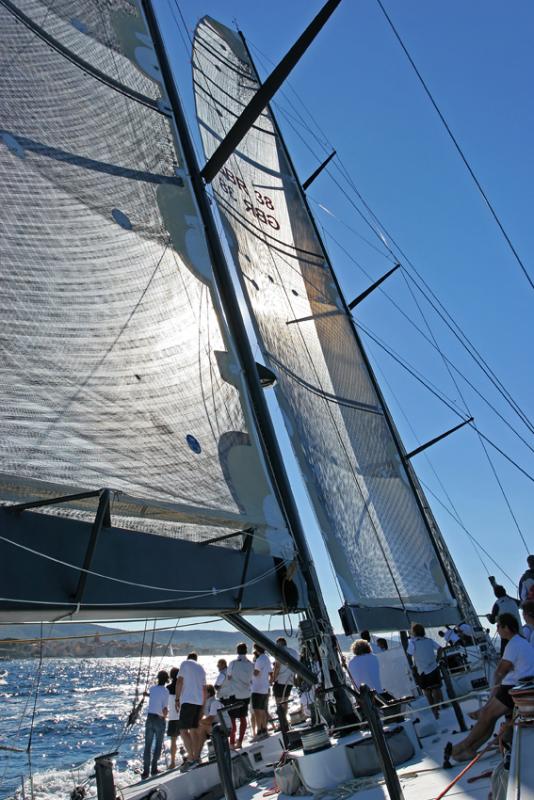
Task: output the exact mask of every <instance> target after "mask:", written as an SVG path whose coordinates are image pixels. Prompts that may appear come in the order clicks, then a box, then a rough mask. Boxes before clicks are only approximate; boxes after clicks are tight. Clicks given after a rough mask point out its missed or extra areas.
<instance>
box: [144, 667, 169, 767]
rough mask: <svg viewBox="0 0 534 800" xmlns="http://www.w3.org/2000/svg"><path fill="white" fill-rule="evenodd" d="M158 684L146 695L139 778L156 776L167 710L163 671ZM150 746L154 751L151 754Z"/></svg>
mask: <svg viewBox="0 0 534 800" xmlns="http://www.w3.org/2000/svg"><path fill="white" fill-rule="evenodd" d="M157 680H158V682H157V684H156V685H155V686H151V687H150V691H149V693H148V708H147V716H146V724H145V749H144V752H143V772H142V774H141V778H142V779H143V780H145V778H148V776H149V771H150V774H152V775H157V772H158V760H159V757H160V755H161V748H162V746H163V737H164V735H165V717H166V716H167V713H168V708H169V692H168V691H167V687H166V686H165V684H166V683H167V681H168V680H169V674H168V673H167V672H165V670H161V672H158V679H157ZM152 745H154V751H153V752H152Z"/></svg>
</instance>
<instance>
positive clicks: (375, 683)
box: [348, 639, 382, 694]
mask: <svg viewBox="0 0 534 800" xmlns="http://www.w3.org/2000/svg"><path fill="white" fill-rule="evenodd" d="M351 650H352V652H353V653H354V655H353V657H352V658H351V660H350V661H349V664H348V667H349V673H350V677H351V678H352V680H353V681H354V685H355V686H356V688H357V689H359V688H360V686H361V685H362V683H365V685H366V686H368V687H369V689H374V690H375V692H377V693H378V694H381V693H382V682H381V680H380V662H379V660H378V658H377V656H375V654H374V653H372V652H371V645H370V644H369V642H367V641H366V640H365V639H356V641H355V642H353V643H352V646H351Z"/></svg>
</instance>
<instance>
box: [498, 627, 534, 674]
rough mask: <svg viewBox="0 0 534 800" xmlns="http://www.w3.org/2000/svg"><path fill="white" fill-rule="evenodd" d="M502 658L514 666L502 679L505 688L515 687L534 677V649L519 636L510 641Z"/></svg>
mask: <svg viewBox="0 0 534 800" xmlns="http://www.w3.org/2000/svg"><path fill="white" fill-rule="evenodd" d="M502 657H503V659H504V660H505V661H511V662H512V664H513V665H514V668H513V669H512V670H511V671H510V672H508V673H507V674H506V675H505V676H504V678H503V679H502V683H503V686H514V685H515V684H516V683H519V681H520V680H521V678H528V677H530V676H531V675H534V647H532V646H531V645H530V644H529V642H527V640H526V639H523V637H522V636H519V634H517V633H516V635H515V636H512V638H511V639H510V640H509V641H508V644H507V645H506V647H505V648H504V653H503V655H502Z"/></svg>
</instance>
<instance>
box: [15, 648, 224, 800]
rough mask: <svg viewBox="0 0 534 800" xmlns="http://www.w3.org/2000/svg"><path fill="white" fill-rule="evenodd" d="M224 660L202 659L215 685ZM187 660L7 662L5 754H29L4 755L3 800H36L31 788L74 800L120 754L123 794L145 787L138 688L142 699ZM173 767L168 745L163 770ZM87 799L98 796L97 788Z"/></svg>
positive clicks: (44, 797) (42, 796)
mask: <svg viewBox="0 0 534 800" xmlns="http://www.w3.org/2000/svg"><path fill="white" fill-rule="evenodd" d="M219 657H220V656H199V659H198V660H199V662H200V663H201V664H202V666H203V667H204V669H205V670H206V674H207V679H208V683H213V681H214V679H215V677H216V675H217V666H216V665H217V660H218V658H219ZM224 657H226V658H227V660H229V659H231V658H235V656H224ZM184 658H185V656H174V657H170V656H167V657H165V658H163V659H162V658H161V657H159V656H158V658H152V659H149V658H142V659H135V658H88V659H81V658H47V659H43V662H42V666H41V669H40V670H39V664H38V661H37V660H36V659H21V660H16V661H0V748H1V747H6V746H7V747H13V748H20V749H21V750H22V751H23V752H12V751H9V750H3V749H0V800H5V799H6V798H16V800H22V798H23V797H25V798H26V800H29V798H32V784H33V797H34V798H35V800H52V798H53V800H68V798H69V797H70V793H71V791H72V790H73V789H74V787H75V786H77V785H81V784H83V783H84V782H85V781H86V780H88V779H89V778H90V776H91V775H92V773H93V772H94V757H95V756H97V755H99V754H103V753H110V752H113V751H114V750H117V749H118V750H119V754H118V756H117V757H116V761H115V782H116V785H117V787H118V788H120V787H121V786H126V785H128V784H130V783H133V782H134V781H137V780H139V774H138V773H136V770H138V769H139V768H140V767H141V759H142V750H143V743H144V723H145V717H146V706H147V703H148V700H146V701H145V704H144V706H143V708H142V710H141V713H140V715H139V719H138V721H137V722H136V723H135V725H133V727H132V728H130V729H129V730H126V722H127V719H128V715H129V713H130V711H131V710H132V707H133V704H134V700H135V697H136V688H137V689H138V691H139V692H143V691H144V689H145V686H146V685H147V684H148V686H149V687H150V686H151V685H152V684H153V683H155V676H156V674H157V673H158V671H159V670H160V669H165V670H167V672H168V671H169V670H170V668H171V667H173V666H179V665H180V662H181V661H182V660H183V659H184ZM30 737H31V739H30ZM29 744H31V746H30V750H29V752H26V751H27V748H28V745H29ZM166 759H168V739H167V737H166V741H165V745H164V751H163V754H162V757H161V760H160V768H161V769H163V768H164V762H165V760H166ZM23 780H24V791H23V789H22V783H23ZM86 796H87V797H88V798H89V797H95V796H96V791H95V784H94V781H93V780H89V782H88V784H87V795H86Z"/></svg>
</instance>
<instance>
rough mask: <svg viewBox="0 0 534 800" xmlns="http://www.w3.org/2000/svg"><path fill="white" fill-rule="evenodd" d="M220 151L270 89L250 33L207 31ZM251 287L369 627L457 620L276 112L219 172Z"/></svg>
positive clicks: (317, 498)
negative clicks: (248, 43)
mask: <svg viewBox="0 0 534 800" xmlns="http://www.w3.org/2000/svg"><path fill="white" fill-rule="evenodd" d="M193 68H194V82H195V92H196V102H197V113H198V119H199V124H200V128H201V135H202V140H203V143H204V149H205V152H206V156H207V157H208V158H209V157H210V156H211V154H212V153H213V152H214V150H215V149H216V148H217V146H218V144H219V143H220V141H221V140H222V139H223V138H224V136H225V134H226V132H227V131H228V130H229V128H230V127H231V126H232V124H233V123H234V121H235V119H236V118H237V117H238V116H239V115H240V113H241V111H242V110H243V108H244V107H245V106H246V105H247V103H248V102H249V100H250V98H251V96H252V95H253V94H254V93H255V92H256V91H257V89H258V86H259V84H258V81H257V78H256V74H255V71H254V69H253V66H252V64H251V62H250V59H249V56H248V53H247V51H246V48H245V47H244V45H243V42H242V40H241V39H240V37H239V36H238V35H237V34H236V33H234V32H233V31H231V30H229V29H228V28H226V27H224V26H223V25H221V24H219V23H217V22H215V21H214V20H212V19H210V18H205V19H204V20H203V21H202V22H201V23H200V24H199V26H198V28H197V31H196V36H195V43H194V59H193ZM213 186H214V192H215V196H216V198H217V202H218V205H219V209H220V211H221V215H222V218H223V221H224V225H225V230H226V233H227V237H228V240H229V243H230V247H231V250H232V253H233V256H234V258H235V261H236V263H237V264H239V267H240V271H241V281H242V285H243V289H244V292H245V296H246V298H247V300H248V303H249V307H250V309H251V316H252V319H253V321H254V324H255V326H256V334H257V337H258V341H259V342H260V346H261V348H262V353H263V356H264V358H265V360H266V363H267V364H268V366H269V367H270V368H271V369H272V370H273V371H274V372H275V373H276V374H277V376H278V382H277V385H276V392H277V398H278V401H279V404H280V406H281V408H282V411H283V414H284V417H285V421H286V426H287V429H288V433H289V436H290V439H291V442H292V445H293V448H294V451H295V454H296V456H297V460H298V462H299V465H300V468H301V470H302V473H303V475H304V479H305V482H306V486H307V489H308V491H309V495H310V497H311V500H312V504H313V507H314V509H315V513H316V515H317V518H318V521H319V525H320V528H321V531H322V534H323V537H324V539H325V542H326V545H327V548H328V550H329V552H330V555H331V558H332V561H333V564H334V568H335V570H336V574H337V578H338V580H339V583H340V586H341V589H342V591H343V594H344V597H345V600H346V602H347V604H348V605H349V606H350V607H351V608H353V609H355V613H356V619H357V622H358V624H359V625H360V627H371V626H372V627H373V628H374V629H380V628H386V627H389V628H391V627H404V626H405V625H406V624H407V623H408V621H409V620H410V619H421V620H424V621H427V622H431V621H441V622H444V621H453V620H454V619H455V618H457V613H458V612H457V609H456V604H455V601H454V599H453V597H452V594H451V592H450V588H449V584H448V581H447V579H446V577H445V574H444V570H443V568H442V565H441V563H440V559H439V557H438V553H437V550H436V547H435V545H434V542H433V540H432V538H431V535H430V531H429V527H428V523H427V520H426V518H425V516H424V513H423V511H422V508H421V503H420V501H419V499H418V497H417V496H416V493H415V492H414V488H413V485H412V483H411V481H410V479H409V476H408V473H407V470H406V467H405V465H404V463H403V460H402V457H401V453H400V452H399V449H398V447H397V445H396V442H395V438H394V435H393V433H392V430H391V426H390V424H389V420H388V418H387V415H386V413H385V408H384V405H383V401H382V398H381V397H380V396H379V393H378V391H377V388H376V385H375V383H374V380H373V379H372V376H371V373H370V369H369V366H368V363H367V361H366V358H365V356H364V354H363V352H362V350H361V347H360V345H359V340H358V338H357V335H355V332H354V330H353V326H352V321H351V319H350V317H349V315H348V312H347V308H346V305H345V303H344V301H343V299H342V297H341V295H340V293H339V289H338V286H337V283H336V281H335V278H334V276H333V273H332V271H331V268H330V265H329V263H328V260H327V258H326V256H325V253H324V251H323V249H322V245H321V243H320V241H319V239H318V236H317V234H316V231H315V228H314V226H313V223H312V222H311V220H310V218H309V214H308V211H307V208H306V206H305V204H304V202H303V200H302V196H301V193H300V189H299V187H298V183H297V180H296V176H295V174H294V172H293V169H292V166H291V163H290V161H289V158H288V156H287V154H286V152H285V148H284V145H283V142H282V141H281V139H280V137H279V135H278V132H277V129H276V126H275V123H274V121H273V119H272V117H271V113H270V111H269V110H268V109H266V110H265V111H264V112H263V113H262V114H261V116H260V117H259V118H258V119H257V120H256V122H255V124H254V125H253V126H252V128H251V129H250V130H249V132H248V134H247V135H246V136H245V137H244V139H243V140H242V141H241V144H240V145H239V147H238V149H237V151H236V152H235V153H234V155H233V156H231V158H230V159H229V160H228V162H227V163H226V165H225V166H224V167H223V168H222V170H221V171H220V173H219V175H218V176H217V177H216V178H215V179H214V181H213Z"/></svg>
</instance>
